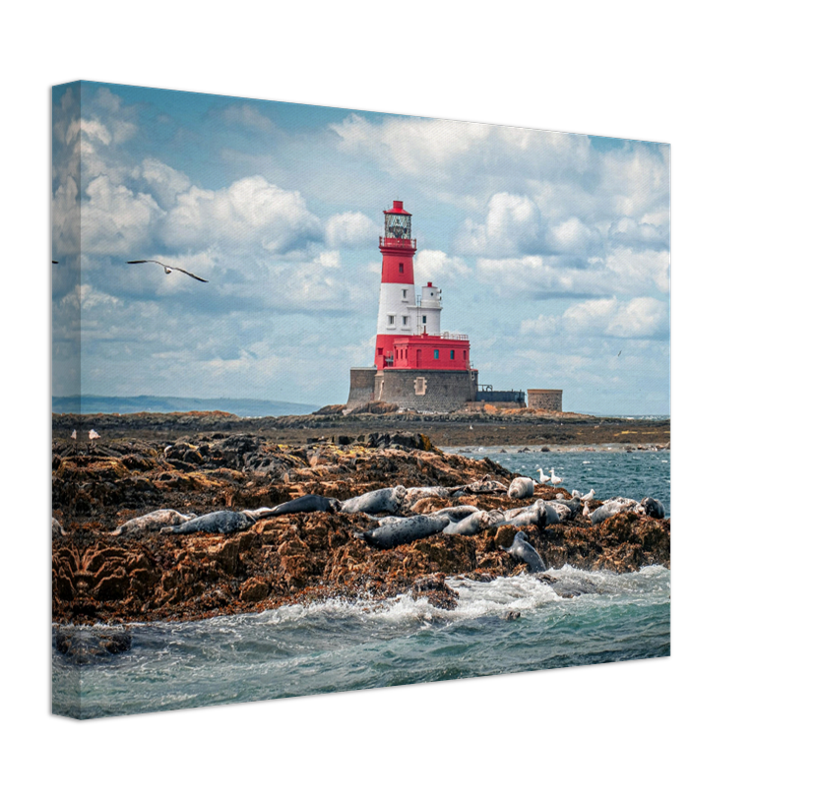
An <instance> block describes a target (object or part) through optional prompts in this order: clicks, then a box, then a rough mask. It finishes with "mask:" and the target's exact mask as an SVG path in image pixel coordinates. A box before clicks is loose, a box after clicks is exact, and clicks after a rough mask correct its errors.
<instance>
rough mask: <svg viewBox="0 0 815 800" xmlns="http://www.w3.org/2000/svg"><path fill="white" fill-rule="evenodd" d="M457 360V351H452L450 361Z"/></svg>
mask: <svg viewBox="0 0 815 800" xmlns="http://www.w3.org/2000/svg"><path fill="white" fill-rule="evenodd" d="M455 358H456V351H455V350H451V351H450V361H454V360H455Z"/></svg>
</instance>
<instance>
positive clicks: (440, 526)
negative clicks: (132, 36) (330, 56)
mask: <svg viewBox="0 0 815 800" xmlns="http://www.w3.org/2000/svg"><path fill="white" fill-rule="evenodd" d="M51 188H52V219H51V223H52V263H51V275H52V279H51V287H52V298H51V302H52V433H53V436H52V531H51V536H52V586H53V598H52V627H51V639H52V654H51V658H52V711H53V713H55V714H59V715H65V716H69V717H74V718H80V719H85V718H93V717H102V716H111V715H124V714H137V713H145V712H154V711H162V710H171V709H180V708H190V707H196V706H206V705H213V704H223V703H234V702H245V701H254V700H268V699H274V698H281V697H292V696H302V695H312V694H319V693H326V692H345V691H350V690H358V689H368V688H376V687H385V686H394V685H401V684H421V683H425V682H428V681H442V680H453V679H459V678H476V677H482V676H493V675H506V674H511V673H518V672H526V671H531V670H546V669H551V668H555V667H570V666H577V665H586V664H601V663H604V662H612V661H625V660H631V659H643V658H655V657H662V656H667V655H669V654H670V515H671V500H670V494H671V492H670V488H671V486H670V324H669V323H670V287H669V278H670V148H669V145H667V144H663V143H657V142H645V141H636V140H627V139H615V138H607V137H602V136H591V135H583V134H569V133H559V132H550V131H542V130H529V129H523V128H514V127H505V126H500V125H488V124H480V123H469V122H462V121H450V120H444V119H428V118H420V117H411V116H404V115H399V114H391V113H376V112H371V111H361V110H348V109H341V108H328V107H318V106H309V105H298V104H292V103H281V102H274V101H270V100H257V99H243V98H237V97H226V96H218V95H206V94H193V93H186V92H177V91H169V90H161V89H149V88H141V87H134V86H119V85H109V84H102V83H92V82H86V81H78V82H74V83H69V84H65V85H61V86H56V87H54V89H53V104H52V187H51ZM416 691H420V690H418V689H416Z"/></svg>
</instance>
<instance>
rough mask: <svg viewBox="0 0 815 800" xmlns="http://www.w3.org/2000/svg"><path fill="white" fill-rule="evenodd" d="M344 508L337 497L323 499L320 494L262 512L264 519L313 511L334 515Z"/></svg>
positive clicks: (305, 496) (307, 495)
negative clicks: (327, 512)
mask: <svg viewBox="0 0 815 800" xmlns="http://www.w3.org/2000/svg"><path fill="white" fill-rule="evenodd" d="M341 508H342V503H340V501H339V500H337V499H336V498H335V497H323V496H322V495H319V494H304V495H303V496H302V497H295V498H294V500H289V501H287V502H285V503H281V504H280V505H278V506H275V507H274V508H270V509H269V510H268V511H263V512H262V517H263V518H266V517H279V516H281V515H282V514H301V513H304V512H305V513H310V512H312V511H329V512H331V513H332V514H333V513H334V512H335V511H339V510H340V509H341Z"/></svg>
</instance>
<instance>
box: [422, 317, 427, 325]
mask: <svg viewBox="0 0 815 800" xmlns="http://www.w3.org/2000/svg"><path fill="white" fill-rule="evenodd" d="M422 325H427V317H426V316H423V317H422Z"/></svg>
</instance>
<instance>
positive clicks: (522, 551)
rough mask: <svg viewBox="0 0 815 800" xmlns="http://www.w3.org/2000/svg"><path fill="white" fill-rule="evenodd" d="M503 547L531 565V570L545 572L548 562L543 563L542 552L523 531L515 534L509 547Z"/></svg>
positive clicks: (514, 556)
mask: <svg viewBox="0 0 815 800" xmlns="http://www.w3.org/2000/svg"><path fill="white" fill-rule="evenodd" d="M501 549H502V550H505V551H506V552H507V553H509V554H510V555H511V556H512V557H513V558H517V559H518V561H524V562H526V563H527V564H528V565H529V571H530V572H543V571H544V570H545V569H546V564H544V563H543V559H542V558H541V557H540V554H539V553H538V551H537V550H536V549H535V548H534V547H532V545H531V544H529V542H528V541H527V540H526V534H525V533H524V532H523V531H518V533H516V534H515V538H514V539H513V540H512V544H511V545H510V546H509V547H502V548H501Z"/></svg>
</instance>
